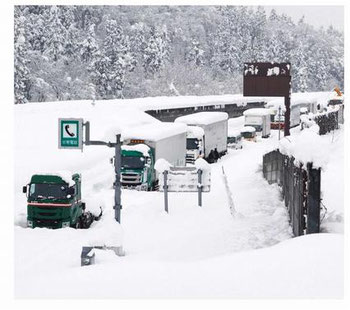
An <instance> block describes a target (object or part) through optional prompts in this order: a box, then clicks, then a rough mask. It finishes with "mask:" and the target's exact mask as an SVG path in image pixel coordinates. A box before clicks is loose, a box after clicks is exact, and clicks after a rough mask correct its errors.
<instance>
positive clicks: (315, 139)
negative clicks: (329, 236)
mask: <svg viewBox="0 0 350 310" xmlns="http://www.w3.org/2000/svg"><path fill="white" fill-rule="evenodd" d="M317 129H318V126H317V125H314V126H312V127H310V128H306V129H304V130H302V131H300V132H298V129H296V130H293V133H292V135H291V136H289V137H286V138H284V139H282V140H281V141H280V144H279V148H280V150H281V152H282V153H284V154H286V155H289V156H294V157H295V159H296V162H300V163H303V164H306V163H308V162H312V163H313V167H314V168H321V199H322V201H321V207H323V208H324V207H325V208H326V209H327V213H325V211H326V210H325V209H324V210H323V211H322V214H324V219H323V221H322V222H321V231H324V232H337V233H338V232H339V233H343V231H344V215H343V214H344V129H343V126H341V128H340V129H339V130H334V131H333V132H330V133H328V134H326V135H322V136H320V135H319V134H318V133H317V131H318V130H317ZM322 217H323V215H321V219H322Z"/></svg>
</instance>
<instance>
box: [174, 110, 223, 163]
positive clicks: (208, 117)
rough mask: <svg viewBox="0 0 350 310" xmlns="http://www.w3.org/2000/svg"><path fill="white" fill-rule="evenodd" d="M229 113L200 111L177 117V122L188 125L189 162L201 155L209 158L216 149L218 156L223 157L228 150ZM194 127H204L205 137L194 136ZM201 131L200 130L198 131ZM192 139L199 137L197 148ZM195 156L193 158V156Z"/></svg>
mask: <svg viewBox="0 0 350 310" xmlns="http://www.w3.org/2000/svg"><path fill="white" fill-rule="evenodd" d="M227 121H228V114H227V113H226V112H199V113H194V114H189V115H185V116H180V117H178V118H177V119H175V123H183V124H186V125H188V126H189V127H192V128H191V129H190V128H189V130H188V136H187V139H188V141H187V146H188V147H187V162H191V161H195V160H196V159H197V158H198V157H199V156H202V157H204V158H206V159H208V158H209V157H210V156H209V154H210V152H212V151H213V152H214V151H215V149H216V151H217V153H218V156H219V157H221V156H223V155H224V154H226V152H227V131H228V124H227ZM193 127H199V128H202V130H203V132H204V137H203V138H202V140H200V137H198V135H197V136H196V137H194V136H193V137H192V135H193V132H194V129H193ZM197 132H199V131H197ZM190 139H197V141H196V142H197V143H196V144H197V146H198V147H197V148H196V149H193V148H191V147H190V146H191V145H193V143H191V141H190ZM192 157H193V158H192Z"/></svg>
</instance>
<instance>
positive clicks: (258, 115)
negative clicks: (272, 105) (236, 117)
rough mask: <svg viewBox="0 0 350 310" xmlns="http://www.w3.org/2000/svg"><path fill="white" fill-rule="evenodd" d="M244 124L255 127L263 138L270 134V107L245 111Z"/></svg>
mask: <svg viewBox="0 0 350 310" xmlns="http://www.w3.org/2000/svg"><path fill="white" fill-rule="evenodd" d="M243 115H244V126H251V127H254V128H255V130H256V133H257V134H259V133H260V134H261V136H262V137H263V138H267V137H269V136H270V128H271V111H270V109H263V108H253V109H248V110H245V111H244V112H243Z"/></svg>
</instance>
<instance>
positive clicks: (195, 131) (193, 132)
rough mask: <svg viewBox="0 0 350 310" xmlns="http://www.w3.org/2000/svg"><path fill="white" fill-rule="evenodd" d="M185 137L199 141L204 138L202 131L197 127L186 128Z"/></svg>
mask: <svg viewBox="0 0 350 310" xmlns="http://www.w3.org/2000/svg"><path fill="white" fill-rule="evenodd" d="M187 136H192V137H193V138H197V139H201V138H202V137H203V136H204V130H203V128H201V127H198V126H187Z"/></svg>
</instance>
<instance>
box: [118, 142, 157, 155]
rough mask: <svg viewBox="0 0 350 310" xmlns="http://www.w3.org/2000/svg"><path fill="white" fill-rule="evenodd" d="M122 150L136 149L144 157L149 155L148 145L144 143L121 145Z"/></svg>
mask: <svg viewBox="0 0 350 310" xmlns="http://www.w3.org/2000/svg"><path fill="white" fill-rule="evenodd" d="M122 150H124V151H137V152H140V153H142V155H143V156H144V157H147V156H149V150H150V148H149V146H147V145H146V144H135V145H122Z"/></svg>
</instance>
